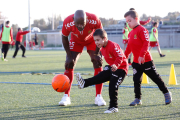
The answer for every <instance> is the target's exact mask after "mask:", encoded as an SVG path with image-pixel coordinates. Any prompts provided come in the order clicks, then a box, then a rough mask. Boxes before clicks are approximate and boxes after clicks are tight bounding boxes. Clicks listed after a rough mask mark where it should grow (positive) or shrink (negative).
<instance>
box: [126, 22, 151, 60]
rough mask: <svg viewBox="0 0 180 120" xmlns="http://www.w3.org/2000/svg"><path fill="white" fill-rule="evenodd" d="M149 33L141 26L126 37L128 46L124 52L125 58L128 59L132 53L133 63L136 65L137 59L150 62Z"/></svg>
mask: <svg viewBox="0 0 180 120" xmlns="http://www.w3.org/2000/svg"><path fill="white" fill-rule="evenodd" d="M148 47H149V33H148V30H147V29H146V28H144V27H143V26H141V25H138V26H137V27H135V28H134V29H133V30H132V31H131V32H130V33H129V35H128V45H127V48H126V50H125V56H126V57H128V56H129V54H130V53H131V52H132V53H133V56H134V60H133V62H135V63H138V58H139V57H144V58H145V62H148V61H151V60H152V57H151V54H150V52H149V50H148Z"/></svg>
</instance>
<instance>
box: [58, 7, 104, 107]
mask: <svg viewBox="0 0 180 120" xmlns="http://www.w3.org/2000/svg"><path fill="white" fill-rule="evenodd" d="M99 28H102V24H101V21H100V19H99V18H97V16H96V15H94V14H91V13H87V12H86V13H85V12H84V11H83V10H77V11H76V12H75V13H74V14H72V15H70V16H68V17H67V18H66V19H65V20H64V22H63V28H62V42H63V46H64V48H65V51H66V54H67V56H66V62H65V72H64V74H65V75H67V76H68V77H69V79H70V84H72V82H73V77H74V68H75V65H76V63H77V61H78V59H79V57H80V55H81V53H82V51H83V48H84V46H86V48H87V52H88V54H89V56H90V58H91V62H92V63H93V67H94V75H97V74H98V73H99V72H101V71H102V58H101V56H100V55H99V54H98V53H99V48H97V47H96V44H95V42H94V39H93V33H94V31H95V30H96V29H99ZM70 33H71V39H70V41H68V36H69V34H70ZM95 87H96V97H95V104H96V105H98V106H101V105H106V102H105V101H104V99H103V98H102V96H101V91H102V87H103V84H97V85H96V86H95ZM70 90H71V87H70V88H69V89H68V90H67V91H66V92H65V94H64V97H63V98H62V99H61V101H60V102H59V105H63V106H65V105H69V104H71V101H70Z"/></svg>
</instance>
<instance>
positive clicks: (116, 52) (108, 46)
mask: <svg viewBox="0 0 180 120" xmlns="http://www.w3.org/2000/svg"><path fill="white" fill-rule="evenodd" d="M93 37H94V41H95V44H96V46H97V47H98V48H100V49H101V50H100V51H101V54H102V55H103V56H104V59H105V60H106V62H107V63H108V64H109V65H106V66H105V67H104V70H103V71H102V72H100V73H99V74H98V75H96V76H94V77H92V78H88V79H83V78H82V77H81V75H80V74H79V73H77V75H76V79H77V81H78V86H79V88H80V89H82V88H86V87H88V86H91V85H95V84H100V83H104V82H107V81H109V97H110V104H109V108H108V110H106V111H105V112H104V113H114V112H118V103H117V100H118V87H119V85H120V84H121V83H122V82H123V80H124V78H125V76H126V74H127V72H128V63H127V59H126V57H125V55H124V53H123V51H122V49H121V48H120V46H119V45H118V44H117V43H115V42H112V41H110V40H108V39H107V33H106V32H105V31H104V30H102V29H97V30H96V31H95V32H94V34H93Z"/></svg>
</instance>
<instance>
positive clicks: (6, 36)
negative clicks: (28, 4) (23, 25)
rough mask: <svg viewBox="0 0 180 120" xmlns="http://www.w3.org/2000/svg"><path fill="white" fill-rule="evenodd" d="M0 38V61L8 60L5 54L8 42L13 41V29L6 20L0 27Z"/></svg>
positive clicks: (7, 49) (8, 45)
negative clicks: (0, 46) (0, 41)
mask: <svg viewBox="0 0 180 120" xmlns="http://www.w3.org/2000/svg"><path fill="white" fill-rule="evenodd" d="M0 40H2V49H1V51H2V53H1V59H2V61H8V60H7V59H6V56H7V53H8V51H9V47H10V44H11V43H12V41H13V30H12V28H11V27H10V21H6V26H3V27H2V31H1V35H0Z"/></svg>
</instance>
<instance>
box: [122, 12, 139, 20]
mask: <svg viewBox="0 0 180 120" xmlns="http://www.w3.org/2000/svg"><path fill="white" fill-rule="evenodd" d="M129 15H130V16H131V17H132V18H134V19H135V18H136V17H138V13H137V12H136V11H135V10H130V11H128V12H126V13H125V14H124V17H127V16H129Z"/></svg>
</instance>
